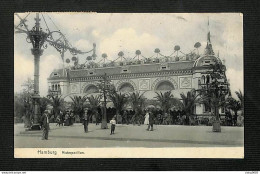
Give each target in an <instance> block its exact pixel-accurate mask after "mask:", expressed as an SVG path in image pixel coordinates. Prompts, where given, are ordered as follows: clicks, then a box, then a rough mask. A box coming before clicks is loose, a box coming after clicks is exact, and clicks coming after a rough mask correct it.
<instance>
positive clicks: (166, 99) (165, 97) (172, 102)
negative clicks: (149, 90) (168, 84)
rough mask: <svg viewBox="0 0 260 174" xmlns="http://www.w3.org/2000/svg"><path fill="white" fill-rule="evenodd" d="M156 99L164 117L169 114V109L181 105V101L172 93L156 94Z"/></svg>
mask: <svg viewBox="0 0 260 174" xmlns="http://www.w3.org/2000/svg"><path fill="white" fill-rule="evenodd" d="M156 95H157V96H156V97H155V98H156V99H157V101H158V102H159V105H160V107H161V109H162V110H163V115H164V114H165V113H168V112H169V109H170V108H172V107H173V106H177V105H179V100H178V99H176V98H174V96H173V94H172V93H171V91H167V92H165V93H162V92H160V93H158V92H156Z"/></svg>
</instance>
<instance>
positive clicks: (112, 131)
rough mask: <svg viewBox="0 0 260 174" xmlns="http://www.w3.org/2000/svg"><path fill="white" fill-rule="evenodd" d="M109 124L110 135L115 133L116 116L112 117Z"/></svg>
mask: <svg viewBox="0 0 260 174" xmlns="http://www.w3.org/2000/svg"><path fill="white" fill-rule="evenodd" d="M110 124H111V133H110V135H112V134H114V133H115V128H116V116H114V117H113V118H112V120H110Z"/></svg>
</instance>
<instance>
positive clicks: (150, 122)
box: [146, 112, 154, 131]
mask: <svg viewBox="0 0 260 174" xmlns="http://www.w3.org/2000/svg"><path fill="white" fill-rule="evenodd" d="M153 124H154V115H153V113H152V112H149V125H148V128H147V129H146V130H148V131H149V130H150V127H151V131H153Z"/></svg>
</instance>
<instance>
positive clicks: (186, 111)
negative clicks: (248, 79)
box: [14, 12, 245, 158]
mask: <svg viewBox="0 0 260 174" xmlns="http://www.w3.org/2000/svg"><path fill="white" fill-rule="evenodd" d="M243 60H244V58H243V14H242V13H95V12H60V13H58V12H55V13H54V12H48V13H47V12H39V13H37V12H28V13H15V14H14V157H15V158H119V157H120V158H124V157H125V158H130V157H133V158H164V157H165V158H244V117H245V116H244V64H243Z"/></svg>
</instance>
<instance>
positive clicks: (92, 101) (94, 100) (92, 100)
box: [86, 95, 101, 111]
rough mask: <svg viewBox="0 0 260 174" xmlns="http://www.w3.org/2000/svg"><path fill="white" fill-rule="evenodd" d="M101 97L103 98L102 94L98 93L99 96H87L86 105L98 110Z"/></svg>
mask: <svg viewBox="0 0 260 174" xmlns="http://www.w3.org/2000/svg"><path fill="white" fill-rule="evenodd" d="M100 99H101V96H100V95H97V96H95V97H94V96H93V95H91V96H89V97H87V101H88V103H87V105H86V107H87V108H89V109H91V110H92V111H97V109H98V107H99V106H100Z"/></svg>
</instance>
